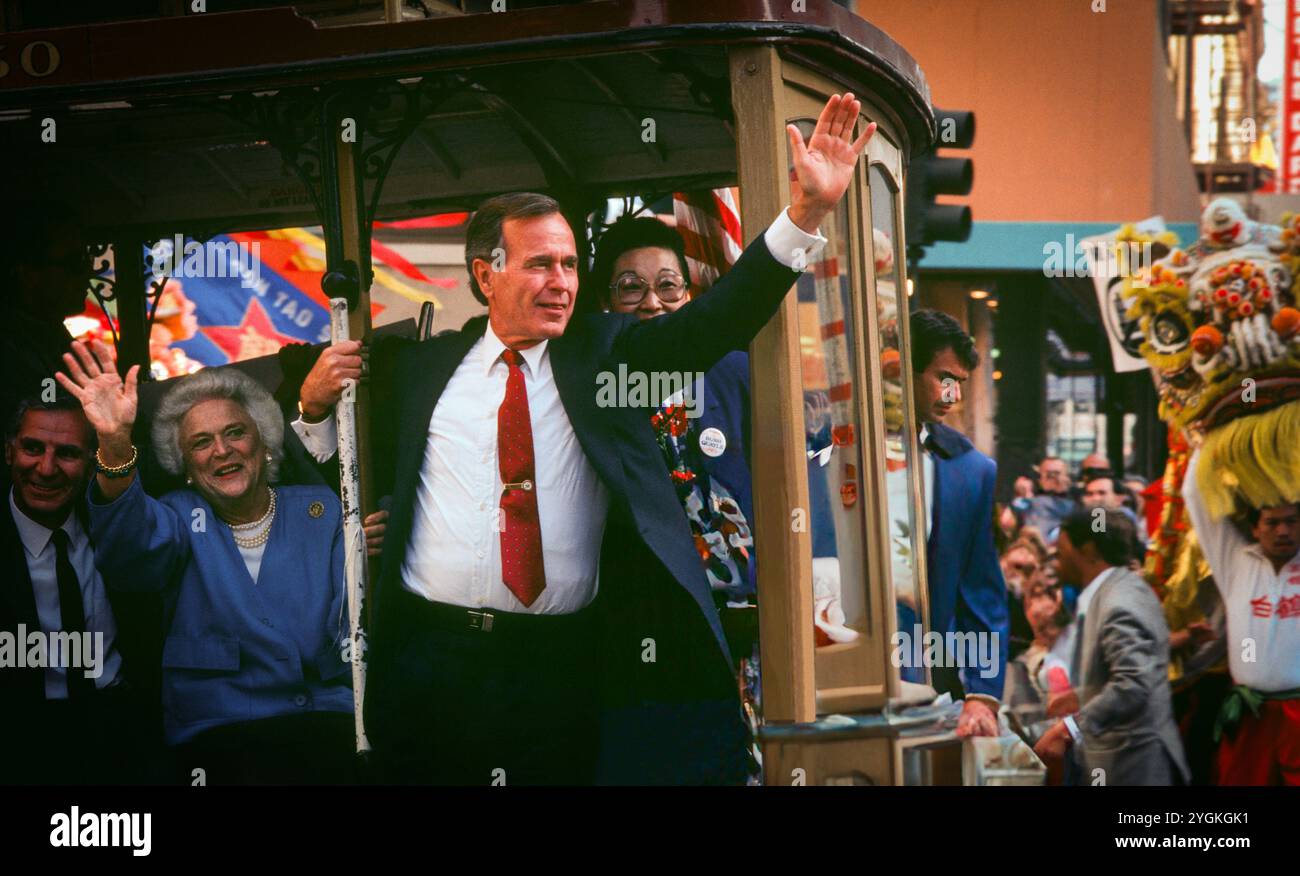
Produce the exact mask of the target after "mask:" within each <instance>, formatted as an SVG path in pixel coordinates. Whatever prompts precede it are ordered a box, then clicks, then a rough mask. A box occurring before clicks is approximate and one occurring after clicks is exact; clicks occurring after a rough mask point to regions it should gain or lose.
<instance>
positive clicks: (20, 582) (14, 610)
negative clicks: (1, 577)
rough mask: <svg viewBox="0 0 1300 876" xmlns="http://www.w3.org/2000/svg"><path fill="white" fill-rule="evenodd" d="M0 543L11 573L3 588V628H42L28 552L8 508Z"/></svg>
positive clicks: (0, 618)
mask: <svg viewBox="0 0 1300 876" xmlns="http://www.w3.org/2000/svg"><path fill="white" fill-rule="evenodd" d="M0 518H3V520H2V521H0V527H3V534H0V541H2V542H3V546H4V554H5V562H6V564H7V565H8V566H9V571H8V573H7V574H6V575H5V581H4V583H3V585H0V628H4V629H9V628H11V626H12V628H17V625H18V624H26V625H27V629H29V630H33V629H35V630H39V629H40V628H41V624H40V619H39V618H38V617H37V614H36V594H34V593H33V592H32V577H31V573H30V572H29V571H28V569H27V549H26V548H24V547H23V542H22V539H21V538H19V537H18V526H17V525H16V524H15V523H14V519H13V514H12V512H11V511H10V510H9V509H8V508H6V509H5V510H4V513H3V514H0Z"/></svg>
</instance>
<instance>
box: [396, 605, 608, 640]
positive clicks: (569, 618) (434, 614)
mask: <svg viewBox="0 0 1300 876" xmlns="http://www.w3.org/2000/svg"><path fill="white" fill-rule="evenodd" d="M421 601H422V602H423V603H424V604H423V605H422V606H421V607H420V609H419V611H420V613H421V614H422V615H423V618H421V621H420V622H417V623H420V625H425V624H427V625H429V626H433V627H435V628H437V629H440V630H448V631H450V632H460V633H478V634H482V635H491V636H493V637H497V636H503V635H504V636H516V635H522V636H528V635H552V634H556V635H564V634H566V633H568V632H571V631H576V630H579V629H585V628H587V627H589V626H590V624H591V622H592V610H591V606H587V607H586V608H583V609H581V610H579V611H576V612H571V613H569V614H525V613H522V612H515V611H501V610H499V609H495V608H466V607H465V606H463V605H448V604H446V603H444V602H428V601H427V600H421Z"/></svg>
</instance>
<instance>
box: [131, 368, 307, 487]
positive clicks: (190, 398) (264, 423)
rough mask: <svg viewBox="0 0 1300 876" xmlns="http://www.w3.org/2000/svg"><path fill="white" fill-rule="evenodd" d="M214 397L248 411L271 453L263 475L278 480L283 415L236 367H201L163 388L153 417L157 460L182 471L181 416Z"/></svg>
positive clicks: (282, 447)
mask: <svg viewBox="0 0 1300 876" xmlns="http://www.w3.org/2000/svg"><path fill="white" fill-rule="evenodd" d="M214 399H230V400H231V401H233V402H234V403H235V404H237V405H239V406H240V407H242V408H243V409H244V410H245V411H247V412H248V415H249V416H250V417H251V418H252V419H253V425H255V426H256V427H257V434H258V436H259V437H260V438H261V439H262V444H263V445H264V446H265V447H266V450H267V452H269V453H270V454H271V461H270V462H269V463H268V464H267V466H266V478H267V480H268V481H278V480H279V479H280V460H281V459H283V458H284V416H283V415H282V414H281V413H280V406H279V405H277V404H276V403H275V399H274V398H272V397H271V394H270V393H269V392H267V391H266V390H265V389H264V388H263V387H262V385H261V384H260V383H258V382H257V381H256V380H254V379H253V378H251V377H249V376H248V375H247V374H245V373H244V372H242V371H240V370H238V369H237V368H230V367H225V368H205V369H203V370H202V371H199V372H197V373H195V374H191V375H190V376H188V377H182V378H181V379H180V380H178V381H177V382H176V385H175V386H174V387H172V388H171V389H169V390H168V391H167V394H166V395H164V396H163V399H162V402H160V403H159V405H158V412H157V413H156V414H155V415H154V419H153V450H154V454H155V455H157V457H158V462H159V463H160V464H161V465H162V467H163V468H164V469H166V470H167V471H169V472H171V473H172V474H174V475H179V474H182V473H184V470H185V454H184V453H182V452H181V440H180V439H181V420H182V419H184V418H185V415H186V414H188V413H189V412H190V408H192V407H194V406H195V405H196V404H198V403H199V402H205V401H212V400H214Z"/></svg>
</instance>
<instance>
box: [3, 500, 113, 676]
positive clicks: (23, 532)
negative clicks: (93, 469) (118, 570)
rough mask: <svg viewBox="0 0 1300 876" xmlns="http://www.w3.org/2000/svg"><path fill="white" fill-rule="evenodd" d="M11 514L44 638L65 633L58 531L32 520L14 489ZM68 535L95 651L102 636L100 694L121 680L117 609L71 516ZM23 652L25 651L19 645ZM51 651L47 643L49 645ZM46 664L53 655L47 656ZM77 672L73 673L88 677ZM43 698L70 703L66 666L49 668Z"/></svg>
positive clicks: (66, 523) (87, 542)
mask: <svg viewBox="0 0 1300 876" xmlns="http://www.w3.org/2000/svg"><path fill="white" fill-rule="evenodd" d="M9 510H10V511H11V512H12V513H13V519H14V525H15V526H16V527H17V528H18V538H19V539H20V540H21V541H22V543H23V550H24V553H25V554H26V559H27V572H28V574H29V575H30V576H31V579H32V595H33V596H35V598H36V617H37V618H38V619H39V620H40V623H41V632H43V633H46V634H47V635H48V634H49V633H55V632H59V631H60V630H62V629H63V613H62V606H61V605H60V604H59V577H58V571H57V569H56V568H55V559H56V556H57V553H58V549H57V548H55V546H54V539H53V536H54V530H52V529H47V528H46V527H44V526H42V525H41V524H39V523H37V522H36V521H35V520H32V519H31V518H30V517H28V516H27V515H26V514H24V513H23V512H22V510H21V509H20V508H19V507H18V504H17V502H15V501H14V493H13V489H12V488H11V489H10V490H9ZM60 528H61V529H62V530H63V531H64V532H66V533H67V534H68V560H69V561H70V562H71V563H72V568H73V569H75V570H76V572H77V580H78V581H79V582H80V584H81V603H82V611H83V613H84V614H85V618H86V630H85V631H86V632H89V633H91V634H92V637H91V643H92V644H91V647H95V645H94V642H95V639H94V635H93V634H95V633H103V643H104V644H103V652H102V653H98V654H95V655H94V660H96V661H99V667H100V670H101V673H100V676H99V678H96V679H94V682H95V687H96V688H99V689H100V690H102V689H104V688H106V687H108V686H109V685H111V684H112V683H113V682H114V681H116V680H117V674H118V672H119V671H120V670H121V668H122V658H121V656H120V655H119V654H118V653H117V647H116V639H117V622H116V621H115V620H114V619H113V609H112V607H111V606H110V605H109V602H108V592H107V590H106V589H105V588H104V581H103V579H102V578H100V577H99V570H97V569H96V568H95V549H94V548H93V547H92V546H91V544H90V537H89V536H88V535H87V534H86V530H85V529H83V528H82V526H81V521H79V520H78V519H77V515H76V514H69V515H68V519H67V520H65V521H64V523H63V526H62V527H60ZM31 632H32V631H31V630H28V633H29V634H30V633H31ZM18 644H19V647H25V646H24V645H23V644H22V643H18ZM46 647H47V649H48V641H47V643H46ZM45 656H46V662H47V663H48V662H49V653H48V650H47V652H46V655H45ZM86 668H90V667H89V665H87V666H86V667H84V668H82V669H77V668H74V669H73V671H74V672H82V671H85V669H86ZM45 698H46V699H47V700H63V699H67V698H68V676H67V669H66V668H65V667H62V666H46V667H45Z"/></svg>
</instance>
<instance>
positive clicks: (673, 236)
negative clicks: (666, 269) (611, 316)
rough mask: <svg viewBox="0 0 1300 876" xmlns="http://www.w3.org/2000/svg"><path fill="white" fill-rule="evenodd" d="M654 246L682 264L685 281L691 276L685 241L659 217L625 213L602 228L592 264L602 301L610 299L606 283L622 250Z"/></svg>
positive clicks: (592, 271)
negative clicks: (635, 216)
mask: <svg viewBox="0 0 1300 876" xmlns="http://www.w3.org/2000/svg"><path fill="white" fill-rule="evenodd" d="M646 247H653V248H655V249H666V250H669V251H671V252H672V253H673V255H675V256H677V264H678V265H680V266H681V275H682V277H683V279H685V280H686V282H688V283H689V282H690V280H691V272H690V268H689V267H688V266H687V264H686V242H685V241H683V240H682V236H681V235H680V234H678V233H677V229H675V228H670V227H669V226H667V225H665V224H664V223H663V222H660V221H659V220H658V219H651V218H650V217H648V216H641V217H638V218H633V217H630V216H624V217H623V218H622V219H619V220H618V221H617V222H615V223H614V224H613V225H611V226H609V228H607V229H606V230H605V233H604V234H602V235H601V236H600V240H598V241H596V261H595V264H594V265H593V266H592V268H591V277H590V280H591V285H592V288H593V289H595V290H596V292H597V294H598V296H599V297H600V300H601V303H604V304H607V303H609V301H610V292H609V284H610V281H611V280H613V278H614V262H616V261H618V257H619V256H621V255H622V254H623V253H625V252H629V251H631V250H634V249H644V248H646Z"/></svg>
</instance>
